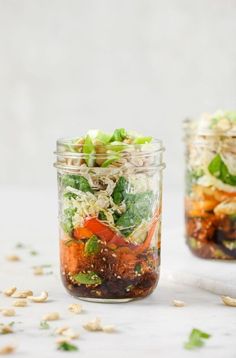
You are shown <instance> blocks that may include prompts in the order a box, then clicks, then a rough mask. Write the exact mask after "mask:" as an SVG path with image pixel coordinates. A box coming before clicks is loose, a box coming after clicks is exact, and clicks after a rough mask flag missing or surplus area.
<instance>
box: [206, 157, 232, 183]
mask: <svg viewBox="0 0 236 358" xmlns="http://www.w3.org/2000/svg"><path fill="white" fill-rule="evenodd" d="M208 170H209V172H210V173H211V175H213V176H214V177H215V178H217V179H219V180H221V181H222V182H223V183H225V184H228V185H232V186H236V175H233V174H230V172H229V170H228V168H227V166H226V164H225V163H224V162H223V160H222V158H221V156H220V155H219V154H217V155H216V156H215V157H214V158H213V159H212V161H211V162H210V164H209V166H208Z"/></svg>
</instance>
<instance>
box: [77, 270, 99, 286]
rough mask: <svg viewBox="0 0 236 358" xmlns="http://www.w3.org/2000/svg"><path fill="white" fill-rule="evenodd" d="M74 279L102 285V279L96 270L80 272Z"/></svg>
mask: <svg viewBox="0 0 236 358" xmlns="http://www.w3.org/2000/svg"><path fill="white" fill-rule="evenodd" d="M73 279H74V280H75V281H77V282H78V283H80V284H82V285H101V283H102V279H101V278H100V277H99V276H98V275H97V274H96V273H95V272H88V273H83V272H80V273H78V274H76V275H74V276H73Z"/></svg>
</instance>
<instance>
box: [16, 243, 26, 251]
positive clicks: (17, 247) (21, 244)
mask: <svg viewBox="0 0 236 358" xmlns="http://www.w3.org/2000/svg"><path fill="white" fill-rule="evenodd" d="M15 247H16V249H25V244H23V243H22V242H18V243H17V244H16V246H15Z"/></svg>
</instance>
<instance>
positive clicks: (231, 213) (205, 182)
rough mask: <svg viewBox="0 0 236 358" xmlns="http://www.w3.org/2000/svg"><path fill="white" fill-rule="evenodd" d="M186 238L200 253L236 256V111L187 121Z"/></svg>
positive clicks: (224, 256) (215, 257)
mask: <svg viewBox="0 0 236 358" xmlns="http://www.w3.org/2000/svg"><path fill="white" fill-rule="evenodd" d="M184 127H185V144H186V194H185V219H186V241H187V244H188V246H189V248H190V250H191V251H192V252H193V253H194V254H195V255H197V256H199V257H202V258H209V259H229V260H235V259H236V113H235V112H222V111H219V112H217V113H215V114H213V115H209V114H204V115H203V116H202V118H201V119H200V121H195V120H187V121H185V125H184Z"/></svg>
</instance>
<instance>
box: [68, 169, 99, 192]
mask: <svg viewBox="0 0 236 358" xmlns="http://www.w3.org/2000/svg"><path fill="white" fill-rule="evenodd" d="M62 184H63V185H64V186H71V187H72V188H74V189H77V190H81V191H83V192H85V193H86V192H88V191H89V192H90V193H93V190H92V188H91V186H90V185H89V182H88V180H87V179H86V178H84V177H83V176H82V175H75V174H66V175H64V176H63V177H62Z"/></svg>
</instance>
